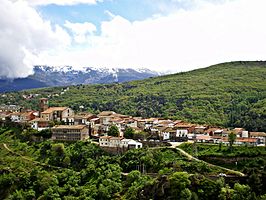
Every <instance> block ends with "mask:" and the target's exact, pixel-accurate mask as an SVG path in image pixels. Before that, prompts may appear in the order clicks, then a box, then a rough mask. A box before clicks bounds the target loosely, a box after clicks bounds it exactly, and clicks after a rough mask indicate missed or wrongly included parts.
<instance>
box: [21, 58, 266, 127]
mask: <svg viewBox="0 0 266 200" xmlns="http://www.w3.org/2000/svg"><path fill="white" fill-rule="evenodd" d="M33 91H35V92H37V93H41V94H43V96H46V95H47V94H50V93H51V92H54V93H58V92H59V91H61V88H52V89H51V88H46V89H40V90H33ZM31 92H32V91H31ZM24 93H28V92H24ZM50 103H51V105H66V106H72V107H73V108H74V109H76V110H78V109H79V105H83V106H85V108H86V109H87V110H89V111H92V112H99V111H102V110H114V111H117V112H121V113H124V114H130V115H135V116H144V117H148V116H154V117H155V116H157V117H158V116H160V117H167V118H176V119H184V120H188V121H191V122H195V123H208V124H215V125H221V126H243V127H246V128H247V129H250V130H251V129H252V130H266V125H265V123H264V121H265V119H266V62H233V63H224V64H219V65H215V66H211V67H208V68H204V69H198V70H194V71H190V72H186V73H178V74H173V75H167V76H161V77H156V78H150V79H146V80H142V81H133V82H128V83H124V84H110V85H86V86H83V85H82V86H71V87H70V90H69V91H68V92H66V93H65V94H63V95H60V96H59V97H54V98H51V99H50Z"/></svg>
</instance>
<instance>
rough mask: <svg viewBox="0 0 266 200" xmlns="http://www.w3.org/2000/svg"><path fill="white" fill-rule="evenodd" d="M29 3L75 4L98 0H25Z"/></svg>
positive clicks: (36, 4)
mask: <svg viewBox="0 0 266 200" xmlns="http://www.w3.org/2000/svg"><path fill="white" fill-rule="evenodd" d="M27 1H28V3H29V4H30V5H34V6H44V5H49V4H56V5H61V6H63V5H75V4H96V3H97V1H99V0H27Z"/></svg>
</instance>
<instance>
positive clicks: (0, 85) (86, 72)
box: [0, 66, 160, 92]
mask: <svg viewBox="0 0 266 200" xmlns="http://www.w3.org/2000/svg"><path fill="white" fill-rule="evenodd" d="M158 75H160V74H159V73H158V72H154V71H151V70H149V69H145V68H144V69H131V68H126V69H123V68H91V67H86V68H82V69H80V70H76V69H74V68H73V67H71V66H64V67H51V66H35V67H34V74H33V75H30V76H28V77H27V78H19V79H14V80H12V81H11V80H3V79H2V80H0V92H6V91H18V90H23V89H31V88H39V87H49V86H66V85H78V84H101V83H113V82H127V81H132V80H141V79H145V78H149V77H154V76H158Z"/></svg>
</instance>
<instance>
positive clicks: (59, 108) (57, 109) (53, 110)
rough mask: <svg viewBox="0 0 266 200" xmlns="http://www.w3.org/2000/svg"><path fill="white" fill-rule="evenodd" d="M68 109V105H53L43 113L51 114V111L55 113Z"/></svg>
mask: <svg viewBox="0 0 266 200" xmlns="http://www.w3.org/2000/svg"><path fill="white" fill-rule="evenodd" d="M66 109H67V107H51V108H48V109H47V110H45V111H43V112H42V114H50V113H53V112H55V111H64V110H66Z"/></svg>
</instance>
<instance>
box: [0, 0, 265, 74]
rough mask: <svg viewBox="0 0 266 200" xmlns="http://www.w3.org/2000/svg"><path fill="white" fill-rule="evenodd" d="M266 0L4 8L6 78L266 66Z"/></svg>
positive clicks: (115, 1) (29, 0)
mask: <svg viewBox="0 0 266 200" xmlns="http://www.w3.org/2000/svg"><path fill="white" fill-rule="evenodd" d="M265 9H266V1H265V0H0V47H1V48H0V77H8V78H16V77H26V76H28V75H29V74H32V73H33V66H34V65H51V66H65V65H67V66H70V65H71V66H73V67H74V68H76V69H81V68H83V67H96V68H97V67H107V68H113V67H114V68H116V67H118V68H129V67H130V68H149V69H151V70H155V71H161V72H166V71H168V72H181V71H189V70H192V69H197V68H201V67H207V66H210V65H213V64H218V63H222V62H231V61H238V60H266V26H265V19H266V12H265Z"/></svg>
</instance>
